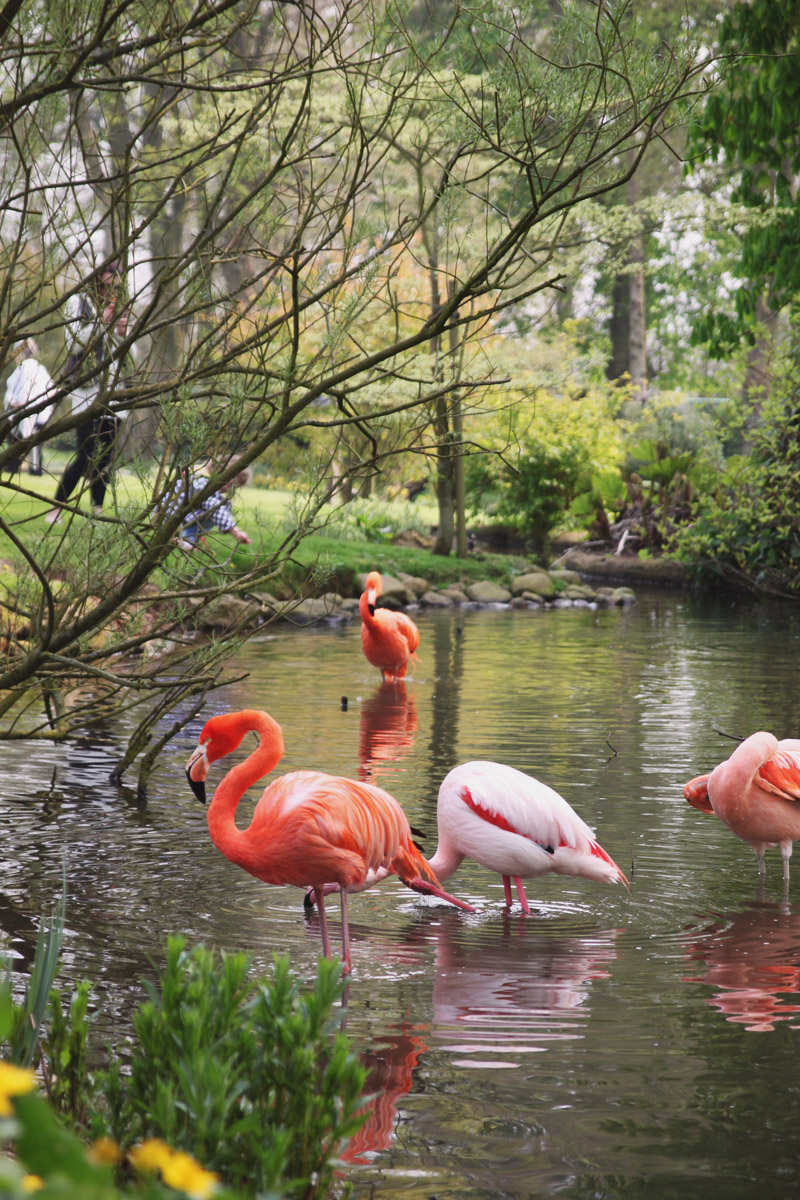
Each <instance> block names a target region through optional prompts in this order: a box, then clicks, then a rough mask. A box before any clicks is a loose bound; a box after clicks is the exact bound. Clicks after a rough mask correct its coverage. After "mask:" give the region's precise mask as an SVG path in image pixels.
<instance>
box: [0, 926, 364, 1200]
mask: <svg viewBox="0 0 800 1200" xmlns="http://www.w3.org/2000/svg"><path fill="white" fill-rule="evenodd" d="M57 935H58V927H57V929H56V936H55V938H53V937H48V938H45V939H44V941H43V943H42V947H40V953H38V954H37V960H39V959H41V965H40V966H39V968H38V973H39V977H42V974H43V972H45V975H44V978H45V979H46V980H47V982H48V983H51V982H52V976H53V974H54V961H55V960H54V954H53V952H52V949H53V946H55V953H57V944H58V940H59V939H58V936H57ZM40 940H41V939H40ZM250 965H251V964H250V959H249V958H248V957H247V956H246V955H244V954H224V953H222V954H217V953H215V952H212V951H210V950H206V949H205V948H204V947H202V946H200V947H197V948H195V949H194V950H187V948H186V944H185V941H184V939H182V938H180V937H173V938H170V939H169V941H168V945H167V957H166V964H165V967H164V970H163V973H162V975H161V977H160V980H159V982H158V984H156V985H153V984H146V985H145V987H146V990H147V994H148V998H147V1000H146V1001H145V1002H144V1003H143V1004H142V1005H141V1006H140V1007H139V1009H138V1010H137V1012H136V1013H135V1014H134V1018H133V1028H134V1035H135V1036H134V1039H133V1042H132V1045H131V1047H130V1048H127V1049H126V1053H125V1056H124V1058H123V1056H122V1055H120V1054H119V1053H118V1052H117V1051H116V1050H112V1051H111V1054H110V1062H109V1065H108V1067H107V1069H106V1070H105V1071H103V1072H99V1073H98V1074H96V1075H94V1076H93V1075H92V1074H90V1073H89V1071H88V1069H87V1034H88V1032H89V1024H88V1017H87V1011H88V1008H87V1002H88V996H89V986H88V984H85V983H84V984H79V985H78V986H77V988H76V989H75V992H74V994H73V996H72V999H71V1002H70V1004H69V1006H68V1007H65V1006H64V1005H63V1003H62V1001H61V998H60V996H59V994H58V992H57V991H56V990H55V989H52V988H51V989H50V1003H49V1016H48V1020H47V1025H48V1029H47V1033H46V1035H45V1036H44V1037H43V1038H41V1039H39V1038H37V1039H36V1040H35V1042H34V1046H33V1048H32V1049H31V1048H30V1047H29V1046H28V1045H27V1044H23V1043H22V1042H20V1041H19V1031H20V1030H21V1029H23V1028H24V1027H25V1026H26V1025H30V1024H31V1020H30V1014H31V1012H33V1011H34V1009H33V999H34V996H33V989H29V991H30V992H31V995H30V996H29V997H28V998H26V1003H25V1005H15V1004H13V1003H12V1002H11V999H10V985H9V983H8V980H6V982H5V985H4V989H3V990H2V992H0V1040H1V1041H2V1042H3V1044H4V1048H5V1053H6V1055H7V1056H11V1055H12V1054H14V1053H15V1054H16V1058H17V1061H21V1062H23V1063H24V1062H26V1061H33V1060H36V1061H38V1063H39V1066H40V1071H41V1075H42V1077H43V1078H44V1081H45V1085H46V1088H47V1092H48V1097H49V1100H50V1104H49V1105H45V1106H44V1107H45V1109H46V1110H47V1112H46V1115H42V1112H41V1111H40V1106H41V1101H40V1100H38V1099H37V1098H36V1097H27V1096H26V1097H23V1098H21V1099H20V1100H19V1101H17V1102H16V1103H17V1106H18V1107H20V1106H21V1109H23V1110H25V1112H27V1113H28V1117H29V1121H30V1136H28V1133H27V1132H26V1131H25V1129H22V1130H18V1131H17V1133H18V1136H19V1143H18V1145H17V1152H18V1154H19V1155H20V1158H21V1160H22V1162H23V1163H24V1164H25V1165H26V1166H28V1168H29V1170H31V1171H33V1172H35V1173H36V1174H39V1175H41V1174H42V1173H44V1174H48V1173H49V1174H52V1173H53V1172H55V1173H56V1174H58V1173H59V1172H61V1173H62V1174H63V1172H64V1171H66V1172H67V1175H68V1177H69V1178H70V1179H73V1175H72V1174H70V1172H71V1171H72V1168H73V1166H74V1167H75V1170H76V1171H77V1172H78V1176H81V1178H83V1176H84V1175H86V1172H88V1175H86V1178H85V1179H83V1182H84V1184H85V1185H86V1187H87V1189H88V1190H86V1191H85V1192H79V1191H76V1192H74V1194H75V1195H78V1194H80V1195H82V1196H93V1195H95V1194H96V1195H97V1196H98V1197H99V1196H101V1195H102V1196H106V1195H109V1196H110V1195H115V1194H116V1193H115V1192H113V1191H108V1187H109V1186H110V1184H109V1180H108V1173H107V1171H106V1173H105V1174H104V1175H103V1176H102V1178H99V1177H98V1180H97V1181H95V1182H97V1189H96V1190H92V1189H94V1183H92V1187H91V1188H89V1185H88V1183H87V1182H86V1180H87V1179H88V1178H89V1176H91V1175H92V1171H93V1170H94V1168H93V1167H91V1156H90V1159H88V1160H87V1159H86V1155H85V1153H84V1151H83V1149H82V1148H81V1143H80V1141H79V1139H73V1135H72V1134H71V1133H68V1131H67V1129H66V1128H65V1125H64V1124H61V1123H59V1117H60V1118H61V1121H63V1122H66V1123H69V1124H71V1125H72V1126H73V1128H74V1129H75V1130H76V1131H77V1132H78V1133H80V1134H82V1135H83V1136H84V1137H89V1138H92V1139H94V1140H95V1141H97V1139H101V1141H109V1142H110V1144H113V1145H114V1146H116V1147H118V1148H119V1157H120V1162H121V1164H122V1167H121V1170H122V1171H123V1173H124V1172H130V1170H131V1164H132V1163H133V1162H134V1161H135V1158H136V1154H137V1147H138V1148H139V1152H141V1146H142V1144H144V1145H145V1147H149V1148H150V1150H149V1151H148V1153H149V1154H150V1157H151V1159H152V1161H153V1162H154V1163H156V1164H157V1165H158V1166H159V1167H160V1169H161V1172H162V1175H163V1177H164V1179H165V1180H167V1178H168V1172H169V1171H170V1170H172V1169H173V1168H174V1166H175V1160H176V1156H177V1158H178V1159H181V1156H182V1155H183V1157H184V1158H185V1156H187V1155H188V1156H190V1157H189V1158H188V1159H186V1162H187V1163H189V1165H190V1167H191V1169H192V1170H194V1169H195V1168H196V1170H197V1171H199V1170H200V1167H199V1164H202V1165H203V1168H206V1169H208V1170H210V1171H212V1172H213V1173H215V1174H216V1175H217V1176H219V1177H220V1179H221V1180H222V1182H223V1184H224V1185H225V1186H226V1187H228V1188H230V1189H232V1192H233V1193H235V1194H236V1195H237V1196H254V1195H259V1196H265V1195H266V1194H267V1193H269V1194H270V1195H273V1196H275V1197H277V1196H282V1197H291V1198H294V1197H297V1198H299V1197H302V1198H303V1200H316V1198H320V1200H321V1198H322V1197H325V1196H326V1195H327V1194H328V1191H329V1189H330V1187H331V1184H332V1182H333V1173H334V1162H335V1158H336V1155H337V1153H338V1151H339V1149H340V1147H341V1145H342V1144H343V1142H344V1141H345V1140H346V1139H347V1138H348V1137H350V1136H352V1134H353V1133H354V1132H355V1131H356V1130H357V1129H358V1127H359V1126H360V1124H361V1122H362V1120H363V1118H362V1117H361V1116H360V1115H359V1114H358V1108H359V1104H360V1102H361V1100H362V1091H363V1087H364V1081H365V1072H364V1070H363V1068H362V1067H361V1065H360V1063H359V1061H358V1059H357V1057H356V1056H355V1055H354V1054H353V1053H352V1051H351V1049H350V1045H349V1042H348V1040H347V1038H346V1036H345V1034H344V1033H343V1032H342V1030H341V1028H340V1027H341V1021H342V1015H343V1009H342V1007H341V1005H340V1001H341V998H342V994H343V987H344V985H343V981H342V978H341V971H340V967H339V965H338V964H337V963H335V962H329V961H328V960H327V959H324V960H321V961H320V964H319V970H318V974H317V977H316V979H315V981H314V983H313V985H312V986H311V987H310V988H309V989H307V990H303V989H302V988H300V987H299V986H298V984H297V982H296V981H295V980H294V978H293V977H292V974H291V971H290V966H289V961H288V959H287V958H280V957H276V959H275V962H274V968H273V972H272V975H271V977H263V978H260V979H251V978H250V974H249V972H250ZM33 975H34V976H35V975H37V967H36V966H35V967H34V972H33ZM40 990H41V987H39V988H38V989H37V991H36V995H37V996H38V995H39V991H40ZM40 1010H41V1004H40V1002H39V1001H38V1000H37V1007H36V1009H35V1011H36V1012H37V1013H38V1014H39V1016H41V1011H40ZM37 1029H38V1024H37ZM29 1054H30V1057H28V1056H29ZM37 1055H38V1058H37ZM0 1066H2V1064H0ZM1 1093H2V1081H1V1080H0V1105H1V1104H2V1094H1ZM29 1101H30V1104H31V1106H32V1107H30V1109H29V1110H28V1109H27V1108H26V1107H25V1106H26V1104H28V1102H29ZM0 1112H2V1108H0ZM43 1123H44V1124H43ZM44 1126H47V1129H48V1130H49V1131H50V1132H48V1133H47V1136H46V1137H45V1139H44V1142H45V1143H46V1145H47V1146H48V1147H50V1149H48V1150H47V1152H46V1153H45V1149H44V1148H43V1146H44V1143H43V1142H42V1133H41V1131H42V1129H43V1128H44ZM54 1130H57V1131H58V1133H57V1135H56V1133H55V1132H53V1131H54ZM59 1146H60V1147H61V1148H62V1150H60V1151H58V1154H56V1153H55V1151H54V1150H53V1149H52V1147H56V1148H57V1147H59ZM37 1147H38V1149H37ZM76 1147H77V1148H76ZM62 1151H63V1156H64V1162H63V1163H62V1162H61V1160H60V1158H59V1155H60V1154H61V1153H62ZM54 1154H55V1157H54ZM87 1162H88V1163H89V1166H88V1167H87V1166H86V1163H87ZM70 1164H72V1165H70ZM90 1168H91V1169H90ZM3 1170H4V1168H3V1164H2V1163H0V1188H1V1187H2V1185H3V1179H4V1175H3ZM81 1173H83V1174H81ZM11 1174H12V1175H13V1174H14V1172H13V1171H12V1172H11ZM78 1176H74V1178H75V1179H77V1178H78ZM92 1178H94V1177H93V1176H92ZM17 1182H19V1181H17ZM79 1182H80V1181H79ZM15 1186H16V1184H15ZM20 1186H22V1185H21V1184H20ZM155 1186H156V1184H155V1183H154V1184H153V1187H155ZM104 1189H105V1190H104ZM3 1194H5V1193H3ZM9 1194H11V1195H15V1194H16V1193H14V1192H10V1193H9ZM148 1194H150V1193H149V1192H148ZM153 1195H158V1196H160V1195H161V1192H160V1191H156V1192H153Z"/></svg>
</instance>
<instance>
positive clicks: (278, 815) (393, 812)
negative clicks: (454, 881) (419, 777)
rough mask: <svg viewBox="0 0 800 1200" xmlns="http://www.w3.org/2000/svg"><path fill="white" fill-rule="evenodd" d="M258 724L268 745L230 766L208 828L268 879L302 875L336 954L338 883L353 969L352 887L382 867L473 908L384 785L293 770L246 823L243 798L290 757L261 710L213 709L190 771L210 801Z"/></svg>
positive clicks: (298, 883)
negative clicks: (333, 890)
mask: <svg viewBox="0 0 800 1200" xmlns="http://www.w3.org/2000/svg"><path fill="white" fill-rule="evenodd" d="M250 731H254V732H255V733H257V734H258V736H259V745H258V746H257V748H256V749H255V750H254V751H253V752H252V754H250V755H249V756H248V757H247V758H246V759H245V760H244V762H242V763H239V764H237V765H236V766H235V767H233V768H231V770H230V771H228V773H227V775H225V777H224V778H223V780H222V782H221V783H220V784H219V786H218V787H217V789H216V791H215V792H214V795H213V797H212V800H211V804H210V805H209V809H208V829H209V832H210V834H211V840H212V842H213V843H214V845H215V846H216V847H217V849H219V850H221V851H222V853H223V854H224V855H225V856H226V858H229V859H230V860H231V862H234V863H236V864H237V865H238V866H240V867H243V868H244V870H245V871H249V873H250V874H251V875H255V877H256V879H262V880H263V881H264V882H265V883H272V884H293V885H294V886H295V887H300V888H306V887H308V886H309V885H310V886H311V887H312V888H313V889H314V892H315V893H316V899H317V902H318V905H319V919H320V928H321V932H322V950H323V953H324V954H325V955H326V957H328V958H330V957H331V945H330V937H329V935H328V924H327V919H326V916H325V901H324V887H325V884H326V883H327V884H332V883H335V884H338V885H339V887H340V889H341V898H342V899H341V903H342V959H343V961H344V970H345V972H349V970H350V935H349V930H348V926H347V889H348V888H351V889H353V890H361V889H362V888H364V887H366V886H369V881H370V879H371V878H373V877H374V876H375V875H376V873H378V872H380V873H381V877H383V875H386V874H395V875H398V876H399V877H400V879H401V880H402V881H403V883H404V884H405V885H406V887H409V888H412V889H413V890H414V891H416V892H422V893H423V894H425V895H431V896H438V897H439V898H440V899H441V900H447V901H449V902H450V903H451V904H455V905H457V906H458V907H459V908H464V909H467V910H468V911H469V912H472V911H474V910H473V909H472V908H471V907H470V905H468V904H466V903H465V902H464V901H463V900H457V899H456V898H455V897H454V896H450V895H448V893H447V892H445V891H443V889H442V887H441V885H440V884H439V881H438V879H437V878H436V876H435V874H434V873H433V871H431V869H430V868H429V866H428V864H427V863H426V862H425V859H424V858H423V857H422V855H421V854H420V852H419V850H418V849H417V848H416V846H415V845H414V843H413V841H412V836H411V830H410V828H409V825H408V821H407V820H406V816H405V813H404V812H403V810H402V808H401V807H400V805H399V804H398V803H397V801H396V800H395V799H394V797H393V796H390V795H389V793H388V792H384V791H383V790H382V789H381V788H378V787H375V786H373V785H372V784H368V783H359V782H357V781H356V780H354V779H345V778H342V777H340V776H337V775H323V774H322V772H320V771H293V772H291V773H290V774H288V775H283V776H281V778H280V779H276V780H275V781H274V782H273V783H271V784H270V785H269V786H268V787H267V788H266V789H265V791H264V793H263V795H262V796H261V799H260V800H259V801H258V803H257V805H256V807H255V811H254V812H253V819H252V821H251V822H250V825H249V826H248V828H247V829H244V830H242V829H239V828H238V827H237V825H236V822H235V819H234V817H235V813H236V807H237V805H238V803H239V801H240V799H241V798H242V796H243V795H244V793H245V791H246V790H247V788H249V787H250V786H251V785H252V784H254V783H255V782H256V781H257V780H258V779H261V777H262V776H263V775H266V774H268V773H269V772H270V771H271V770H273V768H274V767H275V766H276V765H277V764H278V762H279V761H280V759H281V758H282V756H283V735H282V733H281V727H280V725H279V724H278V722H277V721H275V720H273V718H272V717H271V716H270V715H269V714H268V713H266V712H262V711H260V710H258V709H244V710H243V711H242V712H234V713H227V714H225V715H223V716H217V717H212V718H211V719H210V720H209V721H207V722H206V724H205V725H204V726H203V729H202V731H201V733H200V737H199V739H198V745H197V748H196V749H195V751H194V752H193V754H192V756H191V758H190V759H189V761H188V763H187V764H186V777H187V779H188V781H189V784H190V786H191V788H192V791H193V792H194V794H195V795H196V796H197V798H198V800H201V801H202V802H203V803H205V799H206V790H205V779H206V775H207V773H208V768H209V767H210V765H211V763H213V762H215V761H216V760H217V759H218V758H223V757H224V755H226V754H230V753H231V752H232V751H233V750H235V749H236V748H237V747H238V746H239V744H240V743H241V741H242V738H243V737H244V736H245V734H247V733H249V732H250Z"/></svg>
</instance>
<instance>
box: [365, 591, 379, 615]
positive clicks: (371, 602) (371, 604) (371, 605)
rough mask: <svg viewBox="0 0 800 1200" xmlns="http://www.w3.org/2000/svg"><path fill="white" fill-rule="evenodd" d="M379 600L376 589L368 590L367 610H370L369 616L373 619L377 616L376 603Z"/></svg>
mask: <svg viewBox="0 0 800 1200" xmlns="http://www.w3.org/2000/svg"><path fill="white" fill-rule="evenodd" d="M377 599H378V594H377V592H376V591H375V588H374V587H371V588H367V608H368V609H369V615H370V616H371V617H374V616H375V601H376V600H377Z"/></svg>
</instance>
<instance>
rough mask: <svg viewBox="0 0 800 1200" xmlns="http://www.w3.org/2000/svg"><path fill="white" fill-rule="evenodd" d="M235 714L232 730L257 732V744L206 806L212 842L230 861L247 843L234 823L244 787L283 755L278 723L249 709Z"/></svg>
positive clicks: (226, 776)
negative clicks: (236, 718)
mask: <svg viewBox="0 0 800 1200" xmlns="http://www.w3.org/2000/svg"><path fill="white" fill-rule="evenodd" d="M236 716H237V717H238V718H240V723H239V725H237V726H236V727H235V728H236V732H237V733H238V732H239V730H240V729H241V735H242V737H244V735H245V734H246V733H249V732H251V731H252V732H254V733H257V734H258V736H259V744H258V746H256V748H255V750H254V751H253V752H252V754H249V755H248V756H247V758H246V759H245V760H244V762H241V763H237V764H236V766H235V767H231V769H230V771H228V773H227V774H226V775H225V776H224V777H223V779H222V780H221V782H220V783H219V784H218V786H217V789H216V791H215V792H214V795H213V797H212V799H211V804H210V805H209V808H208V830H209V833H210V834H211V840H212V841H213V842H214V845H215V846H216V847H217V848H218V849H219V850H221V851H222V852H223V854H226V855H227V856H228V858H231V859H233V860H234V861H241V858H242V855H243V854H245V855H246V853H247V851H248V847H249V843H248V842H247V833H246V831H243V830H240V829H239V828H238V827H237V825H236V822H235V819H234V817H235V814H236V809H237V807H238V805H239V801H240V800H241V798H242V796H243V795H244V793H245V792H246V791H247V789H248V788H249V787H251V786H252V784H254V783H256V781H257V780H259V779H261V778H262V777H263V776H264V775H267V774H268V773H269V772H270V771H271V770H272V769H273V768H274V767H275V766H277V764H278V763H279V762H280V760H281V758H282V757H283V735H282V733H281V727H280V725H279V724H278V722H277V721H274V720H273V719H272V717H270V716H269V714H268V713H264V712H258V711H256V710H250V711H247V712H243V713H237V714H236ZM237 744H238V743H237Z"/></svg>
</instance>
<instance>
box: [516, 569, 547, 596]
mask: <svg viewBox="0 0 800 1200" xmlns="http://www.w3.org/2000/svg"><path fill="white" fill-rule="evenodd" d="M511 591H512V592H513V593H514V595H515V596H521V595H522V593H523V592H534V593H535V594H536V595H537V596H543V597H544V599H545V600H552V599H553V598H554V597H555V594H556V585H555V584H554V583H553V581H552V579H551V578H550V576H549V575H548V574H547V572H546V571H531V572H529V573H528V574H525V575H518V576H517V578H516V579H514V580H513V581H512V583H511Z"/></svg>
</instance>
